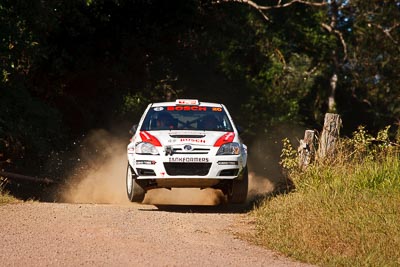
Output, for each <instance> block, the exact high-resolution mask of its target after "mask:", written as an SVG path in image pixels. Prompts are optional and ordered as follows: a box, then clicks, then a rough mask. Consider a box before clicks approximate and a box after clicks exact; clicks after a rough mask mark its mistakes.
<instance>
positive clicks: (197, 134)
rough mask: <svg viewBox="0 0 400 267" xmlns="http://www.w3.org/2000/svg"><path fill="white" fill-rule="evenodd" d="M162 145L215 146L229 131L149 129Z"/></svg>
mask: <svg viewBox="0 0 400 267" xmlns="http://www.w3.org/2000/svg"><path fill="white" fill-rule="evenodd" d="M148 133H149V134H151V135H153V136H154V137H155V138H157V139H158V140H159V141H160V143H161V145H162V146H165V145H183V144H192V145H204V146H214V144H215V143H216V142H217V140H218V139H220V138H221V137H222V136H224V135H226V134H227V132H218V131H149V132H148Z"/></svg>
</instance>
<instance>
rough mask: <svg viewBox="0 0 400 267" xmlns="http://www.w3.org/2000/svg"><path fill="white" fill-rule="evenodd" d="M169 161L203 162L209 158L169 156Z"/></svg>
mask: <svg viewBox="0 0 400 267" xmlns="http://www.w3.org/2000/svg"><path fill="white" fill-rule="evenodd" d="M169 162H184V163H203V162H209V159H208V158H181V157H174V158H172V157H171V158H169Z"/></svg>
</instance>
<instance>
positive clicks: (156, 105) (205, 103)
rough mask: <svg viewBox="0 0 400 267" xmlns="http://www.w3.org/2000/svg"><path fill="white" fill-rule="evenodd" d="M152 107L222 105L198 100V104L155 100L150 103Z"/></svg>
mask: <svg viewBox="0 0 400 267" xmlns="http://www.w3.org/2000/svg"><path fill="white" fill-rule="evenodd" d="M151 106H152V107H165V106H205V107H222V106H223V105H222V104H218V103H210V102H201V101H199V105H185V104H177V102H157V103H152V104H151Z"/></svg>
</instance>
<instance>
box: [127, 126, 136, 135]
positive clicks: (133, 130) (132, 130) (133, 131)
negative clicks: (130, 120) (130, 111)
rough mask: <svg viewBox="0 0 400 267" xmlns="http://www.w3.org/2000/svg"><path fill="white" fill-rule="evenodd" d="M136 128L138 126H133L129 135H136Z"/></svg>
mask: <svg viewBox="0 0 400 267" xmlns="http://www.w3.org/2000/svg"><path fill="white" fill-rule="evenodd" d="M137 128H138V125H137V124H134V125H133V126H132V128H131V129H130V130H129V134H131V135H134V134H135V133H136V130H137Z"/></svg>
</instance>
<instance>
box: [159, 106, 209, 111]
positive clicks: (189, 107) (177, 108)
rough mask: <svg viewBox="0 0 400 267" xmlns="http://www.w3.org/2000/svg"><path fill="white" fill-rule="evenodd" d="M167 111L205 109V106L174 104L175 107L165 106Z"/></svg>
mask: <svg viewBox="0 0 400 267" xmlns="http://www.w3.org/2000/svg"><path fill="white" fill-rule="evenodd" d="M167 110H168V111H174V110H176V111H191V110H193V111H207V107H199V106H176V107H171V106H170V107H167Z"/></svg>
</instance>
